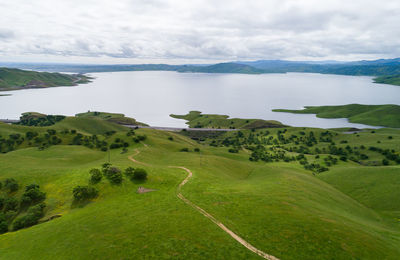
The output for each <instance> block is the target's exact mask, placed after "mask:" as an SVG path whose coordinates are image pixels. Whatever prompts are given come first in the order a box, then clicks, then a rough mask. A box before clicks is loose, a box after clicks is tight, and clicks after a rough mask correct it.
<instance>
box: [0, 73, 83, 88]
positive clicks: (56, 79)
mask: <svg viewBox="0 0 400 260" xmlns="http://www.w3.org/2000/svg"><path fill="white" fill-rule="evenodd" d="M89 79H90V78H89V77H87V76H84V75H81V74H79V75H78V74H73V75H71V74H62V73H49V72H36V71H27V70H20V69H10V68H0V91H7V90H18V89H28V88H48V87H58V86H75V85H78V84H81V83H87V82H89Z"/></svg>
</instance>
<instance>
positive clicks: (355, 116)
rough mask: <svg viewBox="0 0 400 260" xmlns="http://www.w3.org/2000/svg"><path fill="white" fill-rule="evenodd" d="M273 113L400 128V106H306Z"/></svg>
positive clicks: (277, 110)
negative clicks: (308, 115)
mask: <svg viewBox="0 0 400 260" xmlns="http://www.w3.org/2000/svg"><path fill="white" fill-rule="evenodd" d="M273 111H274V112H286V113H295V114H316V115H317V117H321V118H348V119H349V121H350V122H352V123H360V124H367V125H375V126H387V127H396V128H398V127H400V106H398V105H359V104H350V105H343V106H306V107H305V109H303V110H290V109H274V110H273Z"/></svg>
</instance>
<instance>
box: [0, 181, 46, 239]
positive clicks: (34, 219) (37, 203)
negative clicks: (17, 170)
mask: <svg viewBox="0 0 400 260" xmlns="http://www.w3.org/2000/svg"><path fill="white" fill-rule="evenodd" d="M18 189H19V184H18V183H17V181H16V180H15V179H12V178H8V179H5V180H4V181H2V182H0V190H1V191H3V194H6V196H5V197H0V234H1V233H5V232H8V231H9V230H18V229H21V228H25V227H30V226H33V225H36V224H37V223H39V220H40V219H41V218H42V217H43V216H44V209H45V207H46V204H45V203H44V201H45V199H46V193H44V192H43V191H41V190H40V187H39V185H37V184H30V185H27V186H26V187H25V190H24V193H23V194H22V196H21V197H20V198H19V199H18V198H17V197H16V192H17V191H18ZM19 215H22V216H19Z"/></svg>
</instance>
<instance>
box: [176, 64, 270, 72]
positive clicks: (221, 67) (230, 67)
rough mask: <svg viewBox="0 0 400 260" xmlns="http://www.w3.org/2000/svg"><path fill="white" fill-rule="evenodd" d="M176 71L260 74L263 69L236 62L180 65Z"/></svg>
mask: <svg viewBox="0 0 400 260" xmlns="http://www.w3.org/2000/svg"><path fill="white" fill-rule="evenodd" d="M178 72H203V73H241V74H261V73H264V71H263V70H261V69H257V68H254V67H252V66H249V65H244V64H238V63H218V64H214V65H209V66H190V65H187V66H182V67H181V68H179V69H178Z"/></svg>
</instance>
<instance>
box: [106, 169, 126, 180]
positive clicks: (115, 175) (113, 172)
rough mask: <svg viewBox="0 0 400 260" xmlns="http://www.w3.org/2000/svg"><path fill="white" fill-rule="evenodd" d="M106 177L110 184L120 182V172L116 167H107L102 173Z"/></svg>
mask: <svg viewBox="0 0 400 260" xmlns="http://www.w3.org/2000/svg"><path fill="white" fill-rule="evenodd" d="M104 175H105V176H106V178H107V179H108V180H109V181H110V183H111V184H121V183H122V173H121V170H120V169H118V168H117V167H109V168H108V169H107V171H106V172H105V173H104Z"/></svg>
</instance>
